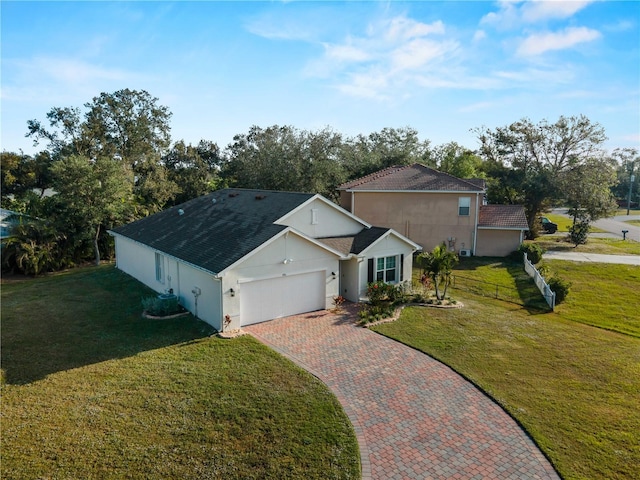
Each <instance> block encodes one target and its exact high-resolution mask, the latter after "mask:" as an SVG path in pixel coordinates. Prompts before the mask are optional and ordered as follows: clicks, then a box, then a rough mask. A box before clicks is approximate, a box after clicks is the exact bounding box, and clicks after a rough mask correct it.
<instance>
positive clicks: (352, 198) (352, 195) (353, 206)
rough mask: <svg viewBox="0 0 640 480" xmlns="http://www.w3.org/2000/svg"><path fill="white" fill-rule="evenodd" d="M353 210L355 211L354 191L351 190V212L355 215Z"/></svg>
mask: <svg viewBox="0 0 640 480" xmlns="http://www.w3.org/2000/svg"><path fill="white" fill-rule="evenodd" d="M355 211H356V196H355V192H354V191H353V190H351V213H353V214H354V215H355Z"/></svg>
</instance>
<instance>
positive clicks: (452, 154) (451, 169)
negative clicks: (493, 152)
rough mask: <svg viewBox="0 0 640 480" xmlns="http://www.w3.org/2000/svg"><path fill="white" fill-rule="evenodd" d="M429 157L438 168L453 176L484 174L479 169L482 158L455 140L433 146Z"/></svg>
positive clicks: (477, 175)
mask: <svg viewBox="0 0 640 480" xmlns="http://www.w3.org/2000/svg"><path fill="white" fill-rule="evenodd" d="M431 157H432V160H433V161H434V162H435V163H436V168H437V169H438V170H440V171H441V172H445V173H449V174H451V175H453V176H455V177H458V178H479V177H482V176H483V175H484V172H483V171H482V170H481V167H482V159H481V158H480V157H479V156H477V155H476V154H475V153H474V152H472V151H471V150H469V149H468V148H465V147H463V146H462V145H459V144H457V143H456V142H449V143H445V144H444V145H439V146H437V147H435V148H433V150H432V152H431Z"/></svg>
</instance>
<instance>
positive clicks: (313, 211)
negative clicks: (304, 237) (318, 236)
mask: <svg viewBox="0 0 640 480" xmlns="http://www.w3.org/2000/svg"><path fill="white" fill-rule="evenodd" d="M317 224H318V209H317V208H312V209H311V225H317Z"/></svg>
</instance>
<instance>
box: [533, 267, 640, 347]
mask: <svg viewBox="0 0 640 480" xmlns="http://www.w3.org/2000/svg"><path fill="white" fill-rule="evenodd" d="M543 264H547V265H549V267H550V269H551V270H552V272H554V273H557V274H558V276H560V277H561V278H563V279H565V280H567V281H569V282H571V290H570V292H569V296H568V297H567V299H566V300H565V302H564V303H562V304H560V305H558V306H557V307H556V313H557V315H558V316H559V317H561V318H563V319H566V320H570V321H574V322H580V323H585V324H587V325H593V326H596V327H600V328H604V329H607V330H613V331H616V332H621V333H626V334H628V335H632V336H635V337H638V338H640V315H639V314H638V306H639V305H640V303H639V297H638V295H639V292H640V267H638V266H634V265H616V264H602V263H577V262H566V261H561V260H553V261H547V260H544V261H543Z"/></svg>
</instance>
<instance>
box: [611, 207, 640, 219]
mask: <svg viewBox="0 0 640 480" xmlns="http://www.w3.org/2000/svg"><path fill="white" fill-rule="evenodd" d="M626 214H627V209H626V207H625V208H619V209H618V210H617V211H616V212H615V213H614V214H613V215H612V216H613V217H615V216H617V215H626ZM629 215H640V208H632V209H631V210H629Z"/></svg>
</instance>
